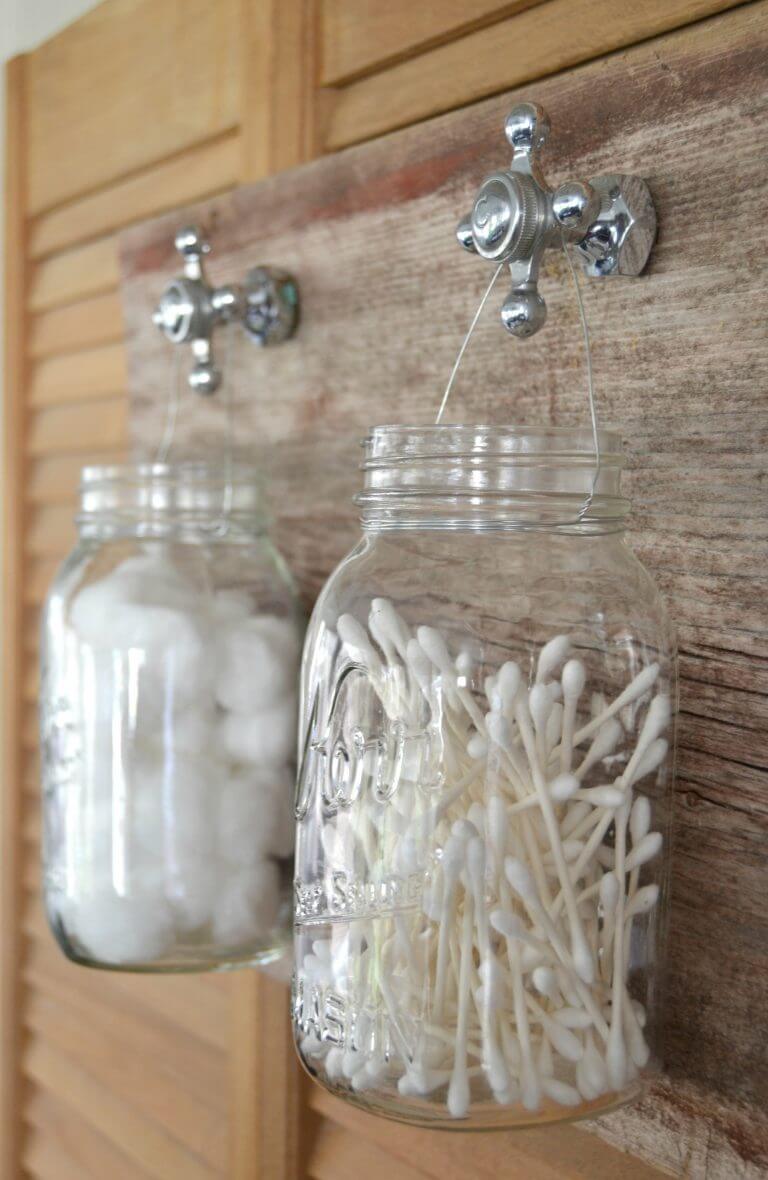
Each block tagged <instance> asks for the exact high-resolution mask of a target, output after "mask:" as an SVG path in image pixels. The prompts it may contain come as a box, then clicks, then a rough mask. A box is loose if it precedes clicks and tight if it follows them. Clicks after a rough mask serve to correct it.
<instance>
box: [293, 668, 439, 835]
mask: <svg viewBox="0 0 768 1180" xmlns="http://www.w3.org/2000/svg"><path fill="white" fill-rule="evenodd" d="M321 689H322V686H318V688H317V689H316V690H315V693H314V696H313V698H312V706H311V709H310V711H309V716H308V718H307V725H306V730H305V737H304V748H303V752H302V758H301V765H300V767H299V774H298V780H297V796H296V818H297V819H298V820H301V819H303V818H304V817H305V816H306V814H307V812H308V810H309V806H310V803H311V800H312V799H313V798H314V797H315V796H316V794H317V793H318V791H319V793H320V796H321V799H322V804H323V811H324V812H325V813H326V814H327V813H333V812H335V811H338V810H339V809H340V808H344V807H350V806H352V805H353V804H354V803H355V802H356V801H357V799H359V798H360V796H361V795H362V794H363V792H367V793H368V794H369V795H370V796H371V797H372V798H373V799H374V800H375V801H376V802H377V803H386V802H387V800H388V799H391V798H392V796H393V795H394V794H395V792H396V791H397V789H398V787H399V786H400V782H401V780H402V777H403V770H404V767H405V766H406V764H407V766H408V772H409V777H412V776H413V775H414V773H415V774H416V775H417V777H418V778H419V781H420V783H421V785H422V787H423V788H425V789H434V788H435V787H436V786H437V785H439V782H441V781H442V775H439V776H438V780H436V781H433V778H434V775H433V774H432V773H431V771H430V766H431V763H433V762H435V758H434V757H432V756H431V747H432V736H431V734H430V733H429V731H428V723H427V718H426V717H425V720H424V727H419V728H417V729H409V728H408V727H407V726H406V725H405V724H404V722H403V721H401V720H399V719H398V718H396V717H392V716H390V715H388V713H387V711H386V709H385V708H384V706H383V704H382V700H381V697H380V695H379V694H378V693H377V692H376V690H375V688H374V686H373V685H372V683H371V680H370V677H369V674H368V671H367V669H366V668H364V667H362V666H361V665H360V664H355V663H351V664H346V665H345V666H344V667H343V668H342V669H341V670H340V672H339V674H338V677H337V680H336V683H335V686H334V688H333V691H332V693H331V696H330V703H329V704H328V706H327V709H323V707H322V704H321V697H322V695H323V694H322V692H321Z"/></svg>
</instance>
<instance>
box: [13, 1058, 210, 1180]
mask: <svg viewBox="0 0 768 1180" xmlns="http://www.w3.org/2000/svg"><path fill="white" fill-rule="evenodd" d="M24 1065H25V1070H26V1073H27V1076H28V1077H29V1078H30V1079H31V1080H32V1081H33V1082H35V1083H36V1084H37V1085H38V1086H41V1087H43V1088H45V1089H47V1090H50V1091H51V1092H52V1093H54V1094H55V1095H56V1096H57V1097H58V1099H59V1100H60V1101H61V1102H63V1103H65V1104H66V1105H67V1106H68V1107H70V1108H71V1109H73V1110H74V1111H75V1112H76V1113H77V1114H78V1115H79V1116H80V1117H81V1118H84V1119H85V1120H86V1121H87V1122H88V1123H89V1124H90V1126H92V1127H94V1128H95V1129H96V1130H97V1131H99V1132H100V1133H101V1134H102V1135H104V1137H105V1138H106V1139H108V1140H109V1142H110V1143H112V1144H114V1146H115V1147H117V1148H119V1150H121V1151H122V1152H123V1153H124V1154H125V1155H127V1156H128V1157H129V1158H130V1159H132V1160H133V1162H134V1165H136V1166H137V1167H138V1168H140V1169H142V1171H141V1173H140V1174H141V1175H142V1176H143V1175H146V1176H148V1177H149V1176H151V1177H154V1178H155V1180H167V1178H168V1177H169V1176H184V1177H185V1178H188V1180H214V1178H215V1177H217V1176H220V1173H217V1172H216V1171H215V1170H214V1169H212V1168H210V1167H209V1166H208V1165H207V1164H206V1163H204V1162H203V1161H202V1160H201V1159H200V1158H199V1157H198V1156H196V1155H195V1154H194V1153H193V1152H192V1151H190V1150H189V1149H188V1148H186V1147H185V1146H184V1145H182V1144H180V1143H177V1142H176V1141H175V1140H174V1139H173V1138H172V1137H171V1136H170V1135H169V1134H168V1132H167V1131H165V1130H164V1129H163V1128H162V1127H159V1126H157V1125H156V1124H155V1123H154V1122H152V1121H151V1120H148V1119H146V1118H144V1117H143V1116H142V1115H141V1114H139V1113H138V1112H137V1111H136V1110H135V1109H134V1108H133V1107H132V1106H130V1105H128V1104H127V1103H125V1102H121V1101H120V1100H119V1099H117V1098H115V1096H114V1095H113V1094H112V1093H110V1091H109V1090H107V1089H105V1087H104V1086H102V1085H100V1084H99V1082H98V1081H97V1080H96V1079H95V1078H92V1077H91V1076H90V1075H89V1074H88V1073H87V1072H86V1071H85V1070H84V1069H82V1068H81V1067H80V1065H78V1064H76V1063H75V1062H73V1061H71V1060H70V1059H69V1058H67V1057H66V1056H65V1055H64V1054H63V1053H60V1052H59V1051H58V1050H57V1049H54V1048H52V1047H51V1045H50V1044H48V1043H44V1042H42V1041H39V1040H37V1039H33V1040H32V1041H31V1043H30V1044H29V1046H28V1048H27V1050H26V1052H25V1055H24Z"/></svg>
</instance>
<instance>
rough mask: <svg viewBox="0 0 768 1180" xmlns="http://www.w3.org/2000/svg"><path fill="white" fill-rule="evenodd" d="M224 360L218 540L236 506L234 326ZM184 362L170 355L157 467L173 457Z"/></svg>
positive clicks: (178, 355)
mask: <svg viewBox="0 0 768 1180" xmlns="http://www.w3.org/2000/svg"><path fill="white" fill-rule="evenodd" d="M225 341H226V343H225V358H224V374H225V378H224V383H223V384H224V412H225V423H226V425H225V431H224V457H223V466H224V491H223V495H222V503H221V512H220V514H219V519H218V521H217V522H216V524H215V525H214V526H213V529H212V531H213V533H214V534H216V535H218V536H225V535H226V534H227V532H228V531H229V525H230V517H231V515H232V506H233V502H234V449H235V383H234V380H233V378H232V373H233V366H232V350H233V344H234V325H232V324H228V325H227V328H226V333H225ZM182 361H183V357H182V356H181V351H180V350H179V349H178V348H173V351H172V353H171V366H170V368H171V373H170V377H171V379H170V385H169V390H168V400H167V402H166V409H165V424H164V426H163V433H162V436H161V439H160V442H159V444H158V447H157V450H156V452H155V463H157V464H159V465H163V464H166V463H168V462H169V458H170V454H171V451H172V449H173V444H174V441H175V438H176V425H177V422H178V417H179V405H180V401H181V385H182Z"/></svg>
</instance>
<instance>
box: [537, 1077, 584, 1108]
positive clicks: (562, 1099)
mask: <svg viewBox="0 0 768 1180" xmlns="http://www.w3.org/2000/svg"><path fill="white" fill-rule="evenodd" d="M541 1088H542V1090H543V1091H544V1093H545V1094H546V1095H547V1098H551V1099H552V1100H553V1102H557V1103H558V1104H559V1105H560V1106H578V1105H579V1104H580V1102H581V1094H579V1091H578V1090H577V1089H576V1088H575V1087H574V1086H569V1085H568V1083H567V1082H558V1081H557V1079H556V1078H542V1079H541Z"/></svg>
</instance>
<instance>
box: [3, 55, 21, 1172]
mask: <svg viewBox="0 0 768 1180" xmlns="http://www.w3.org/2000/svg"><path fill="white" fill-rule="evenodd" d="M26 67H27V62H26V59H25V58H23V57H19V58H15V59H14V60H13V61H10V62H8V63H7V64H6V67H5V76H4V78H3V80H2V81H3V86H4V88H5V153H6V154H5V184H4V191H3V215H4V241H5V257H4V276H3V317H4V322H3V328H4V342H5V352H4V357H3V388H4V395H3V396H4V404H3V430H2V436H3V437H2V445H3V461H2V493H3V494H2V501H3V503H2V515H3V540H2V634H1V635H0V649H1V650H2V680H1V681H0V693H1V694H2V695H1V696H0V709H1V710H2V721H1V722H0V725H1V728H0V775H2V778H1V779H0V791H1V794H0V1176H7V1177H9V1180H15V1177H16V1174H17V1171H18V1167H19V1162H20V1159H21V1150H22V1083H21V1076H20V1071H19V1061H20V1054H21V1049H22V1034H21V1027H20V1022H19V1010H20V1008H21V1003H22V989H21V986H20V976H19V964H20V961H21V950H22V941H21V931H20V905H21V881H20V877H21V864H20V858H21V829H22V800H21V776H22V756H21V744H20V741H19V728H20V723H21V711H22V703H21V697H20V694H19V692H18V684H19V681H20V679H21V676H22V667H23V648H22V619H23V613H24V607H23V589H22V587H23V537H24V496H23V487H24V479H25V462H24V445H23V440H24V431H25V427H26V414H25V405H24V382H25V377H26V358H25V351H24V328H25V315H24V305H25V302H26V283H27V267H26V234H25V224H24V200H25V188H24V173H25V137H26V116H25V107H24V98H23V91H24V75H25V71H26Z"/></svg>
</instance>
